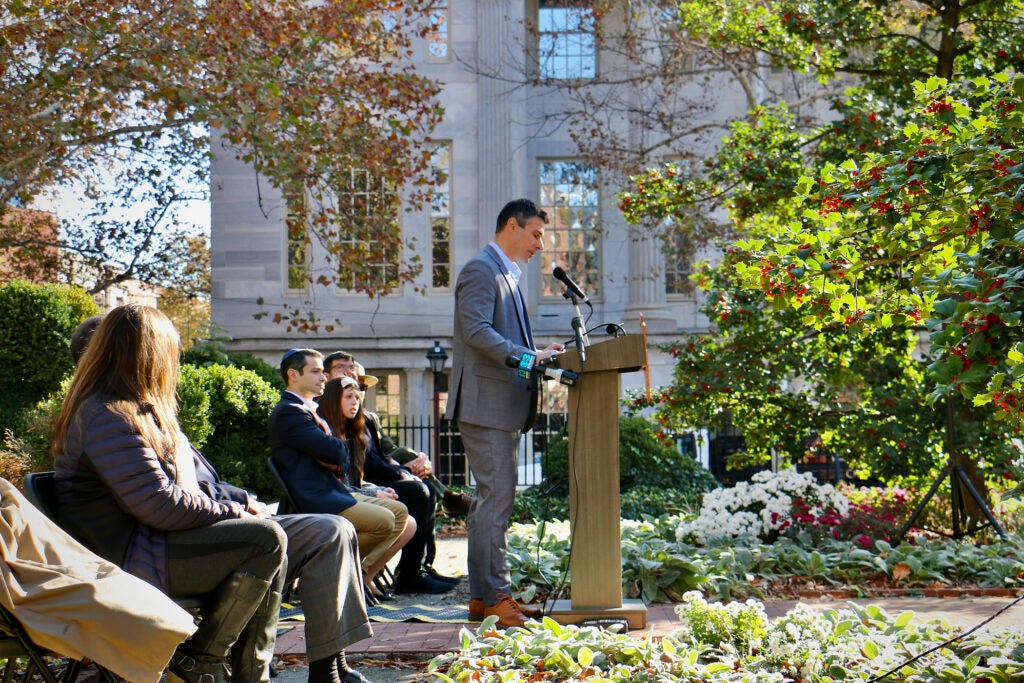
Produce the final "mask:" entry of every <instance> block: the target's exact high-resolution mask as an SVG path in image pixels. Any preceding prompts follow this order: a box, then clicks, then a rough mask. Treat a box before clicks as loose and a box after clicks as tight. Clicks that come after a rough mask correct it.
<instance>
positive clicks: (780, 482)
mask: <svg viewBox="0 0 1024 683" xmlns="http://www.w3.org/2000/svg"><path fill="white" fill-rule="evenodd" d="M849 507H850V501H849V500H847V498H846V496H844V495H843V494H841V493H840V492H839V491H837V490H836V489H835V487H833V486H832V485H831V484H825V485H818V484H817V483H816V482H815V481H814V477H813V476H812V475H811V474H810V473H809V472H804V473H802V474H801V473H799V472H797V471H796V470H795V469H786V470H781V471H779V472H777V473H773V472H768V471H765V472H758V473H757V474H755V475H754V476H753V477H752V478H751V480H750V481H749V482H740V483H738V484H736V485H735V486H733V487H731V488H721V489H715V490H714V491H711V492H710V493H705V494H704V498H703V503H702V505H701V511H700V516H699V517H698V518H697V519H696V520H694V521H692V522H685V523H683V524H681V525H680V526H679V528H678V529H677V530H676V538H677V539H678V540H680V541H683V540H684V539H688V538H692V539H694V540H696V541H697V542H699V543H702V544H706V543H708V542H709V541H716V540H723V539H726V540H728V539H737V538H746V539H749V540H752V541H760V542H766V541H772V540H774V539H775V538H777V537H778V536H779V534H781V533H782V532H785V531H787V530H790V529H793V528H797V529H799V528H819V527H824V526H834V525H836V524H838V523H839V520H840V519H841V518H842V517H843V516H844V515H846V513H847V511H848V510H849Z"/></svg>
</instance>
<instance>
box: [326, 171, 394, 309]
mask: <svg viewBox="0 0 1024 683" xmlns="http://www.w3.org/2000/svg"><path fill="white" fill-rule="evenodd" d="M398 209H399V201H398V197H397V195H395V193H394V191H393V190H392V188H391V187H389V186H388V184H387V182H386V181H385V180H384V179H383V178H379V177H377V176H375V175H373V174H372V173H370V172H369V171H366V170H363V169H358V168H353V169H349V171H348V172H347V173H346V174H344V175H343V177H342V181H341V184H340V185H339V187H338V218H339V219H340V221H341V224H342V226H344V228H343V229H342V231H341V232H340V234H339V235H338V250H339V252H341V253H344V254H345V255H346V257H347V258H348V259H349V261H350V262H352V263H354V264H356V265H353V266H351V267H346V268H344V270H343V272H342V273H341V277H340V278H339V279H338V284H339V286H340V287H342V288H347V289H353V290H354V289H357V288H359V287H361V286H362V287H366V286H371V287H373V288H377V289H380V288H383V287H387V286H390V287H396V286H398V259H399V256H400V251H401V232H400V226H399V220H398Z"/></svg>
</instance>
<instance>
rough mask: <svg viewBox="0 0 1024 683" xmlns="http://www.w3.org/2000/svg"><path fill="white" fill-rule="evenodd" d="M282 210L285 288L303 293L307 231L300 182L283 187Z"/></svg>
mask: <svg viewBox="0 0 1024 683" xmlns="http://www.w3.org/2000/svg"><path fill="white" fill-rule="evenodd" d="M284 211H285V214H284V224H285V233H286V234H285V238H286V241H287V251H288V257H287V259H288V262H287V270H288V273H287V284H286V288H287V290H288V291H289V292H291V293H299V292H302V293H304V292H306V290H307V287H308V283H309V233H308V228H307V226H306V191H305V189H304V188H303V187H302V184H301V183H292V184H290V185H289V186H288V187H286V188H285V189H284Z"/></svg>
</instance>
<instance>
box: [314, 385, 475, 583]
mask: <svg viewBox="0 0 1024 683" xmlns="http://www.w3.org/2000/svg"><path fill="white" fill-rule="evenodd" d="M362 404H363V392H362V388H361V387H360V386H359V382H358V381H357V380H355V379H353V378H352V377H348V376H346V377H338V378H335V379H332V380H331V381H329V382H328V383H327V385H326V386H325V387H324V394H323V396H321V397H320V407H319V408H318V409H317V412H318V413H319V414H320V417H322V418H324V421H326V422H327V424H328V425H329V426H330V428H331V432H333V433H334V434H337V435H338V438H339V439H345V440H347V441H348V446H349V453H350V454H351V458H352V466H351V467H350V468H349V477H350V479H351V482H352V484H354V485H357V486H366V485H367V484H369V486H370V487H371V489H372V488H385V487H386V489H387V490H388V491H392V492H393V493H394V494H397V498H398V502H399V503H402V504H403V505H405V507H406V508H407V509H408V511H409V517H410V520H409V521H410V526H412V524H413V523H415V527H414V528H415V534H413V536H412V539H411V540H410V541H409V542H408V543H407V544H406V545H405V548H404V549H403V550H402V556H401V557H400V558H399V559H398V571H397V572H396V575H395V590H396V591H397V592H399V593H446V592H448V591H450V590H451V589H452V588H454V587H455V584H456V582H457V579H449V578H444V577H440V575H437V576H428V575H427V574H425V573H424V571H423V568H422V565H423V560H424V556H425V553H426V547H427V543H428V541H429V539H430V537H431V536H432V535H433V533H434V515H435V510H436V508H437V498H436V497H435V496H434V494H433V493H432V492H431V491H430V489H428V488H427V486H426V484H424V483H423V480H422V479H420V478H419V477H417V476H415V475H413V474H412V473H410V472H408V471H407V470H405V469H402V467H401V465H399V464H398V463H397V462H395V461H394V460H392V459H391V458H388V457H387V456H385V455H383V454H382V452H381V447H380V441H379V440H378V438H377V434H376V430H372V429H370V428H369V425H368V424H367V420H366V415H365V413H364V411H363V405H362ZM385 461H387V462H388V463H391V464H393V465H394V471H392V470H390V469H386V467H387V466H385V465H384V463H385ZM381 470H386V471H385V473H384V475H385V476H378V477H374V476H373V475H372V473H373V472H375V471H376V472H380V471H381ZM385 477H386V478H385Z"/></svg>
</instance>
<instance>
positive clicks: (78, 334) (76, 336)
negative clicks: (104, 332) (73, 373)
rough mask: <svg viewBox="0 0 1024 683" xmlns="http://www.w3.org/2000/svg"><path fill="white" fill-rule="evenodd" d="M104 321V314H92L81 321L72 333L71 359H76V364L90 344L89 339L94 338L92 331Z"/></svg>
mask: <svg viewBox="0 0 1024 683" xmlns="http://www.w3.org/2000/svg"><path fill="white" fill-rule="evenodd" d="M102 321H103V316H102V315H94V316H91V317H89V318H86V319H85V320H83V321H82V322H80V323H79V324H78V327H76V328H75V331H74V332H72V333H71V360H72V361H74V363H75V365H78V361H79V360H81V359H82V354H83V353H85V347H86V346H88V345H89V340H90V339H92V333H93V332H95V331H96V328H97V327H99V326H100V322H102Z"/></svg>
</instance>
